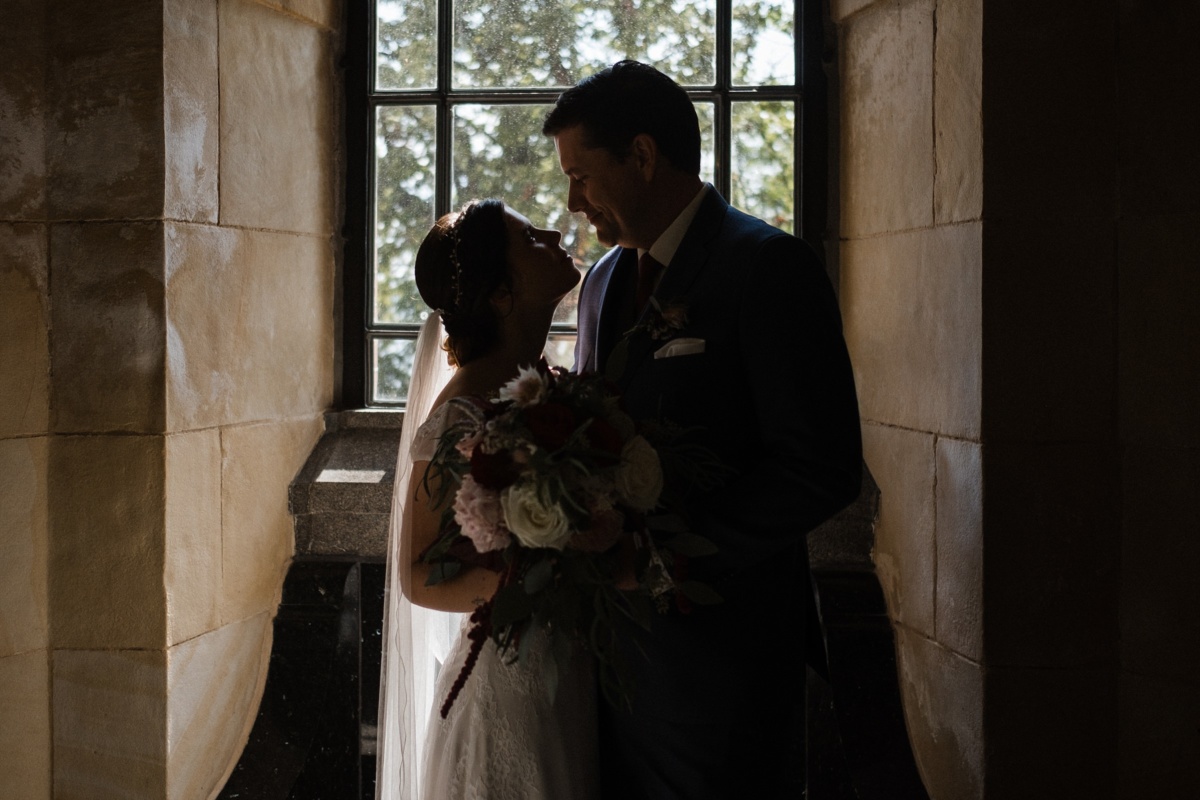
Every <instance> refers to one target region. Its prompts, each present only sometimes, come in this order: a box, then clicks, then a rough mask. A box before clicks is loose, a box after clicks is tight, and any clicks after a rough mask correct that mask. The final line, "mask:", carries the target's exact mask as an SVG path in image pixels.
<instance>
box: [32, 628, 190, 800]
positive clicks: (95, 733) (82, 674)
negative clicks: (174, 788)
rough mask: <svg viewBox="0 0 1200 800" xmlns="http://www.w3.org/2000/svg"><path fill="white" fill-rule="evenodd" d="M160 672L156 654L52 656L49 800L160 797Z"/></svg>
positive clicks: (163, 709) (162, 665)
mask: <svg viewBox="0 0 1200 800" xmlns="http://www.w3.org/2000/svg"><path fill="white" fill-rule="evenodd" d="M166 666H167V665H166V654H165V653H164V651H162V650H150V651H146V650H60V651H57V652H55V654H54V797H55V798H56V800H60V799H61V800H160V798H163V797H165V796H166V788H167V787H166V762H167V759H166V755H167V754H166V749H167V748H166V745H167V737H166V728H167V669H166Z"/></svg>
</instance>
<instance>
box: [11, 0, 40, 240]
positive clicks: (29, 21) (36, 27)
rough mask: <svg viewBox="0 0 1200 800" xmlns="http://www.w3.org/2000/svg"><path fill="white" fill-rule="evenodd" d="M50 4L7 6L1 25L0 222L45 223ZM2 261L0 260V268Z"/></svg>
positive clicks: (15, 1)
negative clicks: (34, 221)
mask: <svg viewBox="0 0 1200 800" xmlns="http://www.w3.org/2000/svg"><path fill="white" fill-rule="evenodd" d="M48 13H49V4H48V3H44V2H42V0H6V2H5V4H4V24H3V25H0V53H4V61H5V63H4V69H3V70H0V153H3V157H2V158H0V219H4V220H44V219H45V218H46V114H47V113H48V109H47V97H46V53H47V46H46V41H47V39H46V37H47V28H46V22H47V15H48ZM3 263H4V260H3V259H0V264H3Z"/></svg>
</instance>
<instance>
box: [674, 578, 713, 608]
mask: <svg viewBox="0 0 1200 800" xmlns="http://www.w3.org/2000/svg"><path fill="white" fill-rule="evenodd" d="M678 587H679V591H681V592H683V596H684V597H686V598H687V599H688V600H691V601H692V602H693V603H697V604H699V605H702V606H712V605H716V604H717V603H723V602H725V598H723V597H721V595H719V594H717V592H716V591H715V590H714V589H713V588H712V587H711V586H709V585H708V584H707V583H701V582H700V581H681V582H680V583H679V584H678Z"/></svg>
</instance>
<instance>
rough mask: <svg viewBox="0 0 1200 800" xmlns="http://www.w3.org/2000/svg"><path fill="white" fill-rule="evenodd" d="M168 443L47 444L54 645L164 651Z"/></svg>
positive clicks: (128, 439)
mask: <svg viewBox="0 0 1200 800" xmlns="http://www.w3.org/2000/svg"><path fill="white" fill-rule="evenodd" d="M163 446H164V445H163V437H161V436H57V437H55V438H54V439H52V440H51V442H50V480H49V491H50V508H51V515H50V531H51V536H50V561H49V564H50V575H52V576H53V580H52V581H51V582H50V620H51V641H52V642H53V643H54V646H55V648H73V649H74V648H81V649H86V648H97V649H98V648H161V647H162V646H163V645H164V644H165V638H166V605H165V603H164V587H163V573H164V570H163V497H164V495H163V492H164V485H163V483H164V482H163Z"/></svg>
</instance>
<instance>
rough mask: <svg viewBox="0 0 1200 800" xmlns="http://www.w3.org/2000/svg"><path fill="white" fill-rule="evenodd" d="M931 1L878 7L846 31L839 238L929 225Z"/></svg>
mask: <svg viewBox="0 0 1200 800" xmlns="http://www.w3.org/2000/svg"><path fill="white" fill-rule="evenodd" d="M933 10H934V0H913V2H900V0H895V1H894V2H888V3H882V4H880V5H878V6H876V7H873V8H871V9H870V10H869V11H868V12H866V13H863V14H861V15H859V16H857V17H855V18H854V19H853V20H852V21H850V22H849V23H847V26H846V28H845V34H844V35H843V37H842V50H841V66H840V72H841V76H842V96H841V115H842V119H841V145H840V153H841V170H842V174H841V221H842V222H841V226H842V235H843V236H846V237H851V238H855V237H860V236H866V235H869V234H875V233H883V232H890V231H903V230H909V229H912V228H922V227H926V226H928V225H930V224H932V222H933V184H934V147H933V125H932V124H931V120H932V119H933V40H934V33H933V32H934V20H933Z"/></svg>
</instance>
